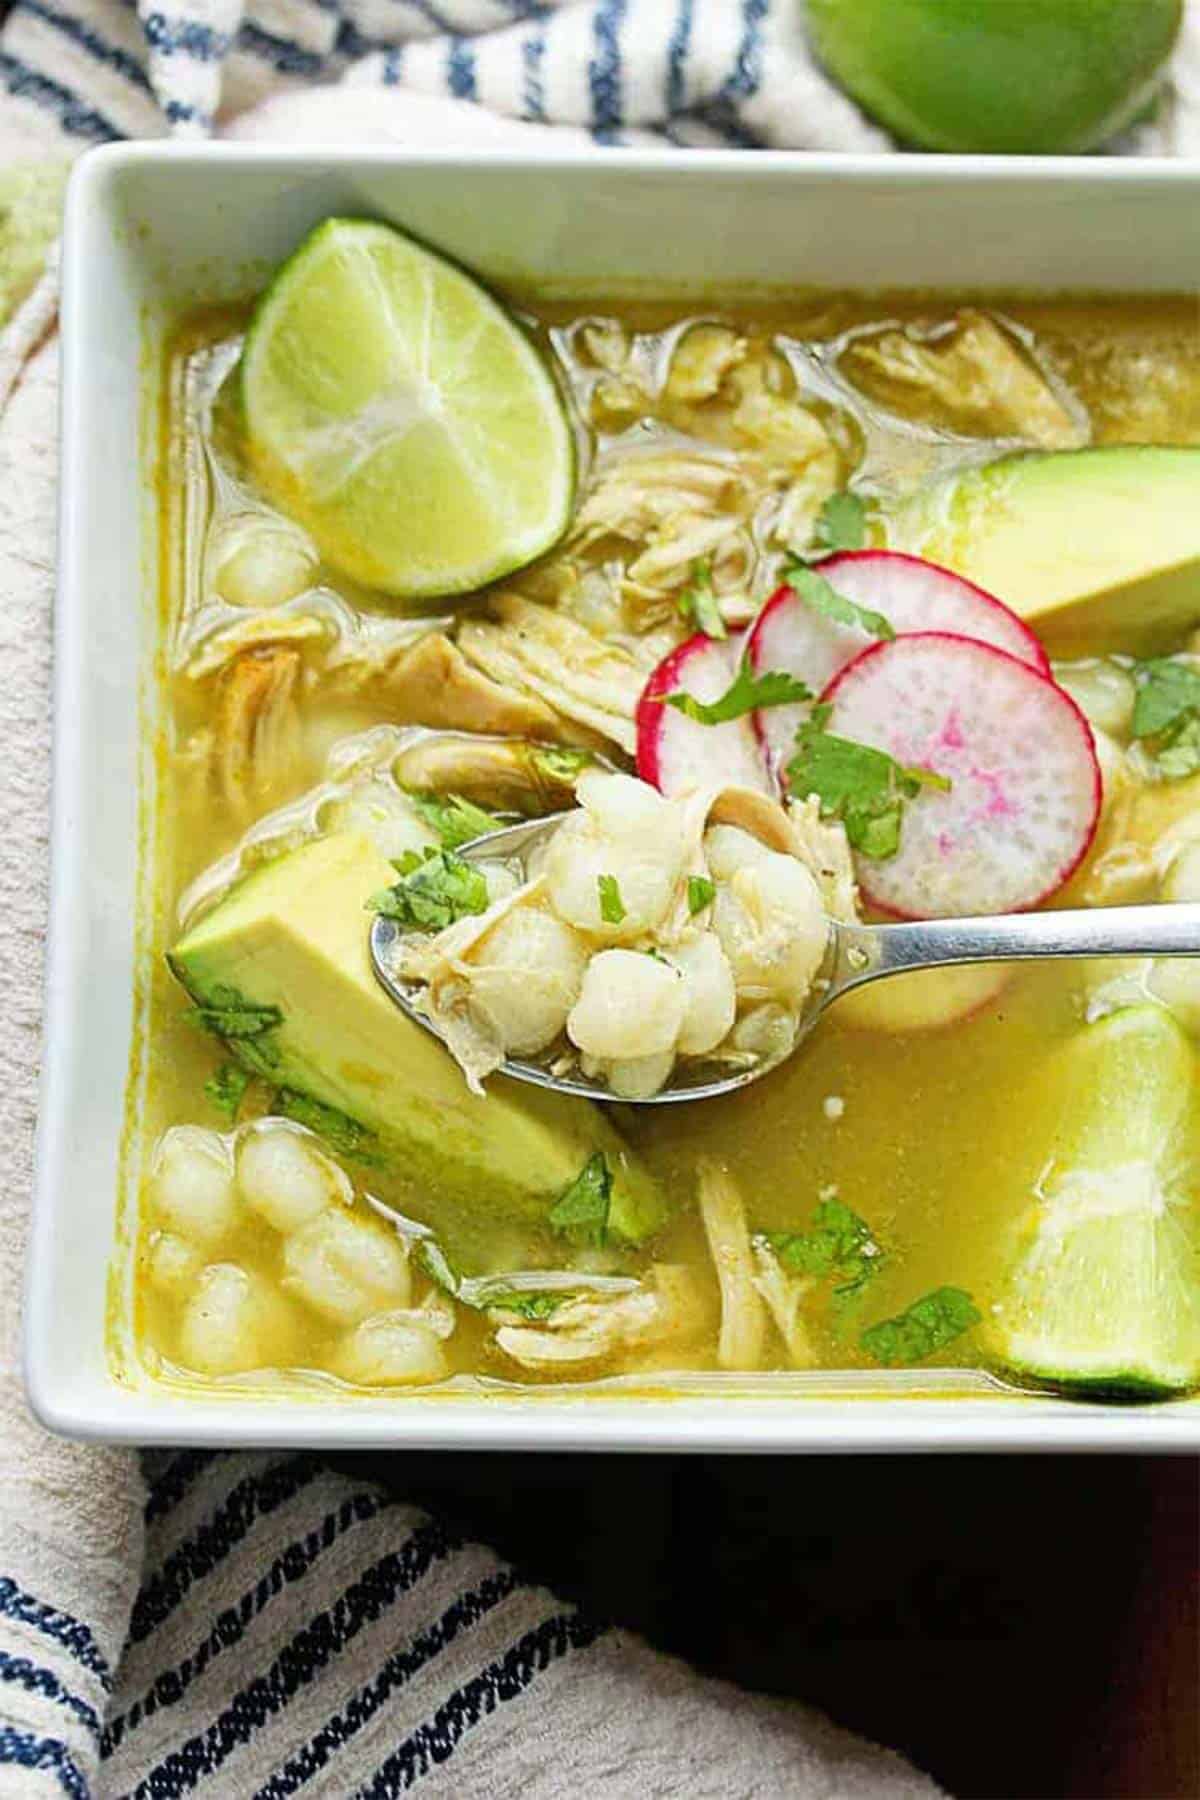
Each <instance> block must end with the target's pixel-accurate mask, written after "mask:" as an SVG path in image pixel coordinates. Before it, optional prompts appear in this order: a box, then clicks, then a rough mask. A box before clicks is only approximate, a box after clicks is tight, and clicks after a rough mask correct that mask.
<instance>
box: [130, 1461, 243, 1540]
mask: <svg viewBox="0 0 1200 1800" xmlns="http://www.w3.org/2000/svg"><path fill="white" fill-rule="evenodd" d="M218 1461H232V1457H231V1456H230V1453H229V1452H228V1451H227V1450H181V1451H180V1452H179V1455H178V1456H176V1457H174V1458H173V1460H172V1461H171V1462H169V1463H168V1464H167V1467H166V1468H165V1469H164V1470H163V1472H162V1474H161V1475H160V1476H159V1477H158V1479H157V1480H156V1481H154V1482H152V1483H151V1484H150V1491H149V1493H148V1494H147V1496H146V1505H145V1508H144V1510H143V1514H142V1516H143V1518H144V1519H145V1521H146V1523H147V1525H153V1524H154V1522H155V1520H156V1519H162V1518H165V1517H166V1515H167V1514H168V1513H169V1512H173V1511H174V1510H175V1508H176V1507H177V1506H178V1504H179V1502H180V1501H181V1500H182V1499H183V1496H184V1495H185V1494H186V1493H187V1492H188V1489H189V1488H190V1487H191V1486H192V1484H193V1482H194V1481H195V1480H196V1478H197V1476H199V1475H203V1473H204V1471H205V1470H206V1469H211V1468H212V1466H213V1464H214V1463H215V1462H218Z"/></svg>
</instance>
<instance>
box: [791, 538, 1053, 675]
mask: <svg viewBox="0 0 1200 1800" xmlns="http://www.w3.org/2000/svg"><path fill="white" fill-rule="evenodd" d="M873 561H886V562H893V561H894V562H903V563H915V564H916V565H917V567H918V568H922V569H936V570H937V572H938V574H939V575H948V576H949V578H950V580H951V581H957V582H958V583H959V585H960V586H962V587H965V588H969V589H970V591H971V593H972V594H974V596H975V598H976V599H977V600H982V601H983V603H984V605H985V606H990V607H992V608H993V609H994V610H995V611H996V612H1001V613H1003V614H1004V615H1005V617H1006V618H1007V619H1010V620H1011V621H1012V623H1013V625H1014V626H1015V627H1016V629H1017V632H1018V633H1019V634H1020V636H1021V637H1023V638H1024V639H1025V641H1026V643H1027V644H1028V645H1029V648H1030V650H1031V651H1032V652H1033V654H1034V656H1035V658H1036V661H1035V662H1033V663H1028V664H1026V667H1027V668H1032V669H1033V671H1034V673H1035V674H1037V675H1043V676H1045V677H1046V678H1047V679H1050V658H1049V657H1048V656H1047V655H1046V650H1045V646H1044V645H1043V643H1042V640H1041V639H1040V638H1039V636H1038V634H1037V632H1036V631H1034V630H1033V629H1032V627H1031V626H1029V625H1027V624H1026V622H1025V620H1024V619H1023V618H1022V617H1021V615H1020V613H1016V612H1014V611H1013V609H1012V607H1011V606H1008V605H1006V604H1005V602H1004V601H1003V600H1001V599H999V598H998V597H997V596H996V595H995V594H993V593H989V591H988V589H987V588H981V587H980V586H979V583H978V582H977V581H969V580H968V579H967V577H966V576H965V575H960V574H959V572H958V570H957V569H948V568H947V567H946V565H945V563H938V562H933V561H932V560H931V559H930V558H929V557H928V556H914V555H913V554H912V552H911V551H909V550H885V549H883V548H882V547H880V548H877V549H873V550H838V551H837V552H836V553H835V554H834V555H833V556H827V557H825V558H824V559H823V561H821V562H819V563H815V564H814V565H813V567H814V569H815V570H816V573H817V574H818V575H820V574H821V573H822V572H823V571H824V570H826V569H836V568H837V566H838V564H839V563H863V562H873ZM827 579H828V578H827ZM789 591H791V590H789ZM773 600H774V596H772V599H771V600H769V601H768V602H767V606H770V605H771V604H772V603H773ZM765 611H766V607H764V608H763V612H765ZM761 617H762V614H761V613H760V614H759V618H761ZM757 623H758V620H757V619H756V620H755V624H756V625H757ZM896 636H897V637H965V638H970V641H971V643H973V644H974V643H982V644H984V648H985V649H987V650H999V649H1000V645H999V644H986V643H984V640H983V639H982V638H971V637H970V633H969V632H966V631H942V632H933V631H898V632H897V633H896ZM1001 654H1002V655H1004V656H1012V655H1013V653H1012V651H1011V650H1002V651H1001ZM1024 660H1025V659H1024V657H1021V656H1013V661H1014V662H1024ZM841 673H842V671H841V670H840V669H839V670H838V674H839V675H840V674H841Z"/></svg>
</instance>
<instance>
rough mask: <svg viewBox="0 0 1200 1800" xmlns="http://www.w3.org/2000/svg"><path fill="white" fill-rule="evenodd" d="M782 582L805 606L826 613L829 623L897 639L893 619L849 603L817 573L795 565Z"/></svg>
mask: <svg viewBox="0 0 1200 1800" xmlns="http://www.w3.org/2000/svg"><path fill="white" fill-rule="evenodd" d="M783 578H784V580H785V581H786V582H787V583H788V585H789V587H790V588H791V589H792V590H793V592H794V593H796V594H798V595H799V597H800V599H801V600H803V602H804V604H805V605H806V606H811V607H812V609H813V611H814V612H819V613H823V614H824V616H825V617H826V618H827V619H834V620H836V621H837V623H838V624H839V625H857V626H858V628H859V630H860V631H868V632H870V634H871V636H872V637H876V638H885V639H887V640H888V642H890V641H891V639H892V638H894V637H895V635H896V633H895V631H894V630H893V629H892V624H891V621H890V619H885V618H884V616H883V614H882V613H879V612H872V611H871V608H870V607H869V606H859V604H858V602H857V601H855V600H847V598H846V596H845V595H844V594H839V593H838V591H837V589H836V588H835V587H834V586H833V584H832V583H831V582H828V581H826V579H825V577H824V576H823V575H818V574H817V571H816V570H815V569H806V568H804V567H802V566H801V565H800V564H799V563H793V564H792V565H791V566H790V567H789V568H787V569H785V570H784V572H783Z"/></svg>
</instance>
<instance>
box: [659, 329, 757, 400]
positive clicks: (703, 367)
mask: <svg viewBox="0 0 1200 1800" xmlns="http://www.w3.org/2000/svg"><path fill="white" fill-rule="evenodd" d="M748 348H749V346H748V344H747V342H746V339H745V338H744V337H739V336H738V334H737V332H736V331H732V330H731V329H730V327H729V326H728V325H715V324H708V323H705V322H703V321H702V322H701V323H700V324H698V325H693V326H691V328H690V329H689V330H687V331H685V332H684V333H683V335H682V337H681V338H680V339H679V342H678V343H677V344H676V346H675V354H674V356H673V357H672V358H671V367H670V371H669V373H668V375H667V380H666V386H665V390H664V391H665V393H666V397H667V399H668V400H683V401H687V402H695V401H697V400H711V399H713V398H714V397H715V396H716V395H717V394H719V393H720V391H721V383H722V382H723V381H724V379H725V377H726V376H727V375H728V374H729V372H730V370H731V369H736V368H738V367H739V365H740V364H742V363H744V362H745V360H746V352H747V350H748Z"/></svg>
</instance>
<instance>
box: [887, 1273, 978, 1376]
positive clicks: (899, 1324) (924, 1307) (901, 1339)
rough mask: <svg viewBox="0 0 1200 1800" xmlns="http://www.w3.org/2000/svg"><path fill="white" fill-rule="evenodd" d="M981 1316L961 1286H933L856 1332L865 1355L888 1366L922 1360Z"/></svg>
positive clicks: (950, 1340) (952, 1339) (975, 1322)
mask: <svg viewBox="0 0 1200 1800" xmlns="http://www.w3.org/2000/svg"><path fill="white" fill-rule="evenodd" d="M981 1317H982V1314H981V1313H980V1312H979V1310H978V1309H977V1307H976V1305H975V1302H974V1301H973V1300H972V1298H971V1296H970V1294H968V1293H967V1292H966V1290H965V1288H956V1287H940V1288H934V1290H933V1292H932V1293H930V1294H922V1296H921V1298H920V1299H919V1300H914V1301H913V1303H912V1305H911V1306H909V1307H906V1308H905V1310H904V1311H903V1312H902V1313H897V1314H896V1316H895V1317H894V1318H892V1319H881V1320H880V1322H879V1324H878V1325H869V1326H868V1327H867V1329H866V1331H863V1332H860V1333H859V1339H858V1341H859V1343H860V1344H861V1345H862V1348H863V1349H864V1350H865V1351H866V1353H867V1355H868V1356H872V1357H874V1359H875V1361H876V1362H877V1363H882V1364H883V1366H884V1368H885V1369H891V1368H895V1367H897V1366H898V1365H900V1364H905V1363H918V1362H923V1361H924V1359H925V1358H926V1357H927V1356H932V1355H933V1353H934V1351H935V1350H943V1349H945V1347H946V1345H947V1344H952V1343H953V1342H954V1339H955V1338H957V1337H961V1336H962V1334H963V1332H964V1331H969V1330H970V1329H971V1327H972V1325H978V1323H979V1321H980V1318H981Z"/></svg>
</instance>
